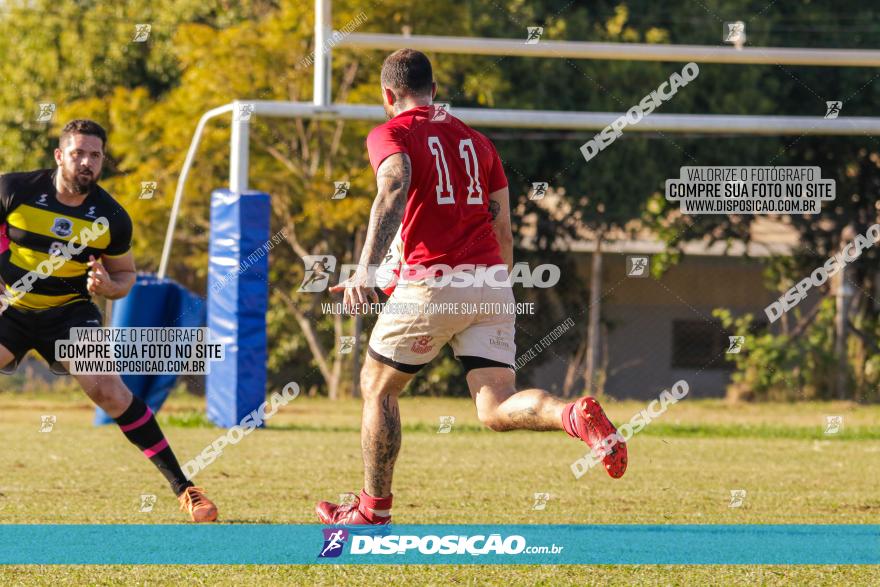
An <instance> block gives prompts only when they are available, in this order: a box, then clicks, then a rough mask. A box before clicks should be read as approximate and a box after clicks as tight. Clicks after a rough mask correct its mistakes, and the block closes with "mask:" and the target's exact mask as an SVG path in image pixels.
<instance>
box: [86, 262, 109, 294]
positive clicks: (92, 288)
mask: <svg viewBox="0 0 880 587" xmlns="http://www.w3.org/2000/svg"><path fill="white" fill-rule="evenodd" d="M88 266H89V273H88V279H87V280H86V289H88V290H89V293H90V294H92V295H98V296H106V295H108V294H111V293H112V292H113V286H114V284H113V280H112V279H111V278H110V274H109V273H107V269H105V268H104V266H103V265H102V264H101V262H100V261H98V260H97V259H95V257H94V255H89V262H88Z"/></svg>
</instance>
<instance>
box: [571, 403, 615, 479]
mask: <svg viewBox="0 0 880 587" xmlns="http://www.w3.org/2000/svg"><path fill="white" fill-rule="evenodd" d="M562 421H563V425H564V426H565V431H566V432H568V433H569V435H571V436H575V437H577V438H580V439H581V440H583V441H584V442H586V443H587V446H589V447H590V449H592V450H593V451H594V452H595V453H596V455H597V456H599V457H601V458H602V464H604V465H605V470H606V471H608V474H609V475H611V476H612V477H613V478H615V479H618V478H620V477H622V476H623V474H624V472H625V471H626V442H624V441H623V439H621V438H619V437H617V428H615V427H614V424H612V423H611V420H609V419H608V416H606V415H605V411H604V410H603V409H602V406H600V405H599V402H597V401H596V400H595V398H592V397H590V396H585V397H582V398H580V399H579V400H577V401H576V402H574V403H573V404H570V405H569V406H568V407H567V408H566V409H565V411H564V412H563V414H562Z"/></svg>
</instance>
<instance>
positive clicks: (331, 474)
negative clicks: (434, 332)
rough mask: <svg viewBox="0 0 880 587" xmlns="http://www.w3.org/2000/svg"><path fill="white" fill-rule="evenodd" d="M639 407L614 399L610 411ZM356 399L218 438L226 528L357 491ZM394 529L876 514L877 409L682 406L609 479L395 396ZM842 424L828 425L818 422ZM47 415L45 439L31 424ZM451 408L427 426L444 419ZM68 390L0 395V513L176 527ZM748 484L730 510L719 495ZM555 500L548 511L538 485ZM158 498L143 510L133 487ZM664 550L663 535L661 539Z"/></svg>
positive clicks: (615, 577)
mask: <svg viewBox="0 0 880 587" xmlns="http://www.w3.org/2000/svg"><path fill="white" fill-rule="evenodd" d="M642 407H644V404H641V403H638V402H619V403H609V404H608V405H606V409H607V410H608V412H609V414H610V415H611V417H612V419H614V420H615V421H616V422H622V421H625V420H628V419H629V418H630V417H631V416H632V415H633V414H634V413H635V412H637V411H638V410H639V409H641V408H642ZM359 410H360V406H359V404H358V403H357V402H356V401H341V402H336V403H332V402H329V401H327V400H320V399H310V398H297V399H296V400H294V402H293V403H291V404H290V405H288V406H287V407H285V408H283V409H282V411H281V412H279V413H278V414H277V415H276V416H275V417H274V418H273V419H272V420H271V421H270V422H269V429H267V430H260V431H257V432H255V433H253V434H252V435H250V436H248V437H246V438H245V439H244V440H242V441H241V442H240V443H239V444H237V445H234V446H231V447H228V448H227V449H226V450H225V451H224V453H223V455H222V456H221V457H220V458H219V459H217V460H216V461H215V462H214V463H213V464H212V465H210V466H209V467H208V468H207V469H206V470H205V471H203V472H202V473H201V474H200V475H199V477H198V478H197V481H198V483H199V484H200V485H203V486H204V487H206V488H207V489H208V491H209V495H210V496H211V497H212V498H213V499H214V500H215V501H216V502H217V504H218V506H219V507H220V516H221V521H222V522H223V523H292V524H303V523H316V519H315V518H314V515H313V513H312V508H313V506H314V504H315V502H316V501H318V500H320V499H336V498H337V497H338V493H340V492H346V491H356V490H358V489H360V487H361V458H360V442H359V432H358V430H359ZM401 411H402V414H403V420H404V438H403V448H402V450H401V455H400V459H399V461H398V468H397V473H396V477H395V488H394V492H395V496H396V497H395V509H394V517H395V521H396V522H398V523H410V524H413V523H526V524H536V523H551V524H552V523H576V524H585V523H591V524H605V523H632V524H636V523H639V524H648V523H652V524H664V523H753V524H761V523H815V524H826V523H856V524H859V523H878V522H880V494H878V493H877V491H876V488H877V487H878V485H880V406H869V407H863V406H855V405H852V404H842V403H841V404H773V405H759V406H755V405H738V406H731V405H728V404H726V403H724V402H722V401H708V400H704V401H691V400H686V401H684V402H681V403H679V404H677V405H675V406H673V407H671V408H670V410H669V412H667V413H666V414H664V415H663V416H662V417H661V418H660V419H659V420H658V421H656V422H655V423H653V424H651V425H650V426H649V427H648V428H647V429H645V431H643V432H642V433H641V434H640V435H638V436H636V437H635V438H634V439H633V440H632V441H631V443H630V464H629V470H628V471H627V474H626V476H625V477H624V478H623V479H621V480H613V479H611V478H609V477H608V476H607V475H606V474H605V473H604V472H603V471H601V470H599V469H595V470H593V471H590V472H589V473H588V474H586V475H585V476H584V477H582V478H581V479H579V480H576V479H575V478H574V476H573V475H572V473H571V471H570V469H569V465H570V463H571V462H572V461H574V460H575V459H576V458H578V457H580V456H582V455H583V454H584V452H585V451H586V447H585V446H584V445H582V444H580V443H578V442H575V441H573V440H571V439H569V438H567V437H566V436H565V435H564V434H563V433H561V432H560V433H525V432H516V433H504V434H501V433H493V432H490V431H488V430H483V429H482V428H481V427H480V425H479V422H478V421H477V419H476V416H475V414H474V410H473V408H472V405H471V403H470V401H467V400H452V399H404V400H403V401H402V405H401ZM202 412H203V407H202V405H201V403H200V402H199V401H198V400H197V399H195V398H191V397H188V396H183V395H176V396H174V397H173V398H172V399H171V400H169V403H168V404H167V405H166V407H165V409H163V412H162V414H161V415H160V421H161V422H162V423H163V426H164V429H165V431H166V434H167V436H168V437H169V439H170V441H171V443H172V446H173V447H174V448H175V450H176V452H177V454H178V456H179V457H180V458H181V460H187V459H189V458H191V457H193V456H194V455H195V454H197V453H198V452H200V451H201V450H202V449H203V448H204V446H206V445H207V444H209V443H210V442H212V441H213V440H214V439H215V438H216V437H217V436H218V430H216V429H214V428H211V427H210V426H208V425H207V423H206V422H205V420H204V417H203V416H202V415H201V414H202ZM832 414H835V415H843V416H844V428H843V432H842V433H840V434H838V435H834V436H829V435H824V434H823V427H824V421H825V416H826V415H832ZM42 415H54V416H56V423H55V425H54V428H53V429H52V431H51V432H48V433H44V432H40V431H39V429H40V421H41V419H40V417H41V416H42ZM449 415H451V416H455V418H456V423H455V426H454V428H453V430H452V432H451V433H449V434H438V433H437V425H438V422H439V418H440V416H449ZM91 418H92V409H91V407H90V406H89V404H88V403H87V401H85V400H84V399H80V398H78V397H76V396H68V395H66V394H65V395H61V396H51V395H36V396H33V395H27V396H22V395H13V394H2V395H0V442H2V446H3V451H2V452H0V471H2V476H0V521H2V522H3V523H127V524H141V523H144V524H162V523H179V522H182V521H184V519H185V518H184V517H183V514H181V513H179V512H178V511H177V504H176V500H175V499H174V497H173V495H172V494H171V492H170V491H169V490H168V488H167V486H166V485H165V483H164V480H163V479H162V478H161V477H160V476H159V474H158V473H157V472H156V471H155V470H154V469H153V468H152V466H151V465H150V464H149V462H148V461H146V460H145V459H144V458H143V457H141V455H140V454H139V453H138V452H137V451H136V449H134V448H133V447H132V446H131V445H129V444H128V443H127V441H125V439H124V438H123V436H122V434H121V433H120V432H119V430H118V429H116V428H115V427H104V428H101V429H95V428H93V427H92V425H91ZM732 489H745V490H746V492H747V496H746V499H745V502H744V503H743V505H742V507H738V508H731V507H729V505H730V491H731V490H732ZM538 492H546V493H549V494H550V495H551V498H550V500H549V502H548V504H547V507H546V509H545V510H543V511H535V510H533V509H532V506H533V503H534V494H535V493H538ZM142 494H155V495H157V496H158V501H157V502H156V504H155V507H154V509H153V511H152V512H149V513H142V512H140V511H139V507H140V496H141V495H142ZM664 546H665V545H658V548H663V547H664ZM183 582H186V583H188V584H205V585H209V584H210V585H213V584H240V583H243V582H247V583H254V584H266V585H269V584H304V585H342V584H352V585H389V584H391V583H394V584H408V585H409V584H411V585H450V584H451V585H484V584H492V585H494V584H509V585H513V584H516V585H521V584H522V585H593V584H595V585H632V584H644V585H733V584H741V585H753V584H762V585H763V584H767V585H785V584H797V585H841V584H843V585H870V584H878V583H880V568H878V567H857V566H840V567H834V566H815V567H783V566H750V567H736V566H717V567H705V566H704V567H697V566H657V567H645V566H562V567H552V566H506V567H502V566H459V567H453V566H406V567H404V566H362V567H359V566H339V567H332V568H331V567H320V568H318V567H302V566H261V567H258V566H247V567H245V566H233V567H220V566H199V567H189V566H167V567H160V566H141V567H122V566H82V567H71V566H43V567H36V566H34V567H5V568H0V584H4V585H7V584H33V583H36V584H83V583H86V584H119V583H138V584H151V585H152V584H171V583H174V584H179V583H183Z"/></svg>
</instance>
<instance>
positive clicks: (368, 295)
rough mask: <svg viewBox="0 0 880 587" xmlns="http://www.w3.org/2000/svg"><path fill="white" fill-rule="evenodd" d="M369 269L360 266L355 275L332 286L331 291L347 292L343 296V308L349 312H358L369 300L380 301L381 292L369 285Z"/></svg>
mask: <svg viewBox="0 0 880 587" xmlns="http://www.w3.org/2000/svg"><path fill="white" fill-rule="evenodd" d="M368 281H369V280H368V271H367V269H366V268H365V267H358V269H357V270H356V271H355V272H354V275H352V276H351V277H349V278H348V279H346V280H345V281H343V282H342V283H339V284H336V285H334V286H332V287H331V288H330V293H339V292H345V293H344V294H343V297H342V309H343V310H344V311H345V312H348V313H349V314H352V313H357V310H358V309H359V308H360V307H361V306H362V305H364V304H368V303H369V302H371V301H372V302H378V301H379V294H377V293H376V288H374V287H373V286H371V285H367V282H368Z"/></svg>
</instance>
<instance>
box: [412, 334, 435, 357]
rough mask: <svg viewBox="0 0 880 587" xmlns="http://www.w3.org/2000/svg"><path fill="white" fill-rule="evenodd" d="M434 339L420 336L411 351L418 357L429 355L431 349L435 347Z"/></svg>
mask: <svg viewBox="0 0 880 587" xmlns="http://www.w3.org/2000/svg"><path fill="white" fill-rule="evenodd" d="M433 339H434V337H433V336H420V337H418V338H417V339H416V341H415V342H414V343H413V344H412V346H411V347H410V349H409V350H411V351H412V352H414V353H415V354H417V355H424V354H425V353H429V352H431V349H433V348H434V345H432V344H431V341H432V340H433Z"/></svg>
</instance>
